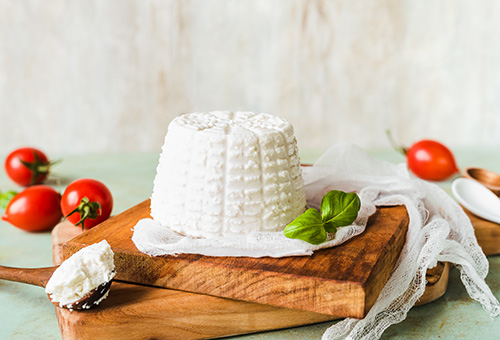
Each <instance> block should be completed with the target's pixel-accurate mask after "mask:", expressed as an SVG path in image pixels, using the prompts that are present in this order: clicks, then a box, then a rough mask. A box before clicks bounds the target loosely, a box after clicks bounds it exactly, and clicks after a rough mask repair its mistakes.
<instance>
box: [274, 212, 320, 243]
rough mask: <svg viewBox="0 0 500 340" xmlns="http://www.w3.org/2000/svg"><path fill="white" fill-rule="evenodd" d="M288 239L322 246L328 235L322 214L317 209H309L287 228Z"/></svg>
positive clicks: (285, 231)
mask: <svg viewBox="0 0 500 340" xmlns="http://www.w3.org/2000/svg"><path fill="white" fill-rule="evenodd" d="M283 233H284V234H285V236H286V237H288V238H293V239H299V240H302V241H306V242H308V243H311V244H320V243H323V242H325V241H326V238H327V233H326V230H325V228H324V227H323V221H322V220H321V214H320V213H319V212H318V211H317V210H316V209H307V210H306V212H305V213H303V214H302V215H300V216H299V217H297V218H296V219H295V220H293V221H292V222H291V223H290V224H288V225H287V226H286V227H285V230H284V231H283Z"/></svg>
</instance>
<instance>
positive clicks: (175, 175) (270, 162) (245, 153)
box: [151, 111, 306, 238]
mask: <svg viewBox="0 0 500 340" xmlns="http://www.w3.org/2000/svg"><path fill="white" fill-rule="evenodd" d="M305 205H306V196H305V192H304V182H303V180H302V170H301V168H300V159H299V156H298V149H297V142H296V139H295V136H294V132H293V127H292V125H291V124H290V123H289V122H288V121H286V120H284V119H282V118H279V117H276V116H272V115H269V114H264V113H252V112H229V111H216V112H201V113H190V114H184V115H181V116H179V117H177V118H175V119H174V120H173V121H172V122H171V123H170V125H169V128H168V132H167V134H166V136H165V142H164V145H163V147H162V153H161V156H160V160H159V164H158V167H157V173H156V177H155V180H154V188H153V194H152V196H151V216H152V217H153V219H155V220H156V221H157V222H159V223H160V224H161V225H163V226H166V227H169V228H170V229H172V230H174V231H176V232H179V233H181V234H183V235H187V236H191V237H206V238H211V237H219V236H230V235H241V234H246V233H249V232H253V231H280V230H283V229H284V227H285V226H286V225H287V224H288V223H289V222H291V221H292V220H293V219H294V218H296V217H297V216H298V215H300V214H301V213H302V212H304V210H305Z"/></svg>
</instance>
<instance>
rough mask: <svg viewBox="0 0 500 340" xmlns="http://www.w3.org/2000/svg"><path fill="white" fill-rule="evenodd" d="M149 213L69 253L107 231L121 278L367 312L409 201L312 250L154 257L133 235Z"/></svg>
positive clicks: (349, 313) (139, 212) (107, 227)
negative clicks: (359, 230) (361, 228)
mask: <svg viewBox="0 0 500 340" xmlns="http://www.w3.org/2000/svg"><path fill="white" fill-rule="evenodd" d="M149 214H150V209H149V200H147V201H144V202H142V203H140V204H139V205H137V206H134V207H132V208H130V209H129V210H127V211H125V212H123V213H121V214H119V215H117V216H114V217H112V218H110V219H108V220H107V221H105V222H103V223H101V224H100V225H99V226H97V227H95V228H93V229H91V230H89V231H88V232H86V233H83V234H81V235H79V236H77V237H75V238H73V239H72V240H70V241H68V242H67V243H65V244H64V245H63V252H64V258H68V257H69V256H71V255H72V254H73V253H75V252H76V251H78V250H80V249H82V248H83V247H85V246H87V245H90V244H93V243H96V242H99V241H101V240H103V239H106V240H107V241H108V243H109V244H110V245H111V247H112V249H113V251H114V252H115V265H116V271H117V276H116V278H117V279H118V280H123V281H127V282H132V283H140V284H146V285H152V286H158V287H164V288H171V289H177V290H183V291H188V292H194V293H202V294H207V295H212V296H218V297H225V298H231V299H236V300H242V301H248V302H257V303H261V304H268V305H273V306H280V307H287V308H294V309H301V310H306V311H311V312H316V313H323V314H329V315H333V316H338V317H354V318H363V317H364V316H365V315H366V313H367V312H368V311H369V309H370V308H371V306H372V305H373V304H374V302H375V300H376V298H377V297H378V295H379V293H380V291H381V289H382V288H383V286H384V285H385V283H386V281H387V279H388V278H389V275H390V273H391V271H392V269H393V267H394V265H395V263H396V261H397V258H398V256H399V253H400V251H401V249H402V247H403V244H404V242H405V236H406V231H407V228H408V215H407V213H406V209H405V208H404V207H401V206H399V207H382V208H378V210H377V212H376V213H375V214H374V215H373V216H372V217H371V218H370V220H369V222H368V225H367V228H366V230H365V232H364V233H363V234H361V235H359V236H357V237H354V238H353V239H351V240H349V241H348V242H346V243H344V244H342V245H340V246H338V247H333V248H328V249H323V250H320V251H317V252H315V254H314V255H312V256H295V257H285V258H269V257H265V258H248V257H209V256H201V255H193V254H181V255H179V256H159V257H151V256H148V255H145V254H142V253H141V252H139V251H138V250H137V249H136V247H135V245H134V244H133V242H132V241H131V236H132V228H133V227H134V226H135V224H136V222H137V221H138V220H139V219H141V218H144V217H148V216H149Z"/></svg>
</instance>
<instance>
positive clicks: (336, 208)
mask: <svg viewBox="0 0 500 340" xmlns="http://www.w3.org/2000/svg"><path fill="white" fill-rule="evenodd" d="M360 207H361V201H360V199H359V196H358V195H357V194H356V193H353V192H350V193H346V192H343V191H339V190H332V191H330V192H328V193H327V194H326V195H325V196H323V199H322V200H321V207H320V208H321V214H320V213H319V212H318V211H317V210H316V209H313V208H311V209H307V210H306V212H305V213H303V214H302V215H300V216H299V217H297V218H296V219H295V220H293V221H292V222H291V223H290V224H288V225H287V226H286V227H285V230H284V231H283V233H284V234H285V236H286V237H288V238H294V239H299V240H302V241H306V242H308V243H311V244H321V243H323V242H325V241H326V240H327V237H328V233H336V232H337V228H340V227H345V226H347V225H350V224H352V223H353V222H354V221H355V220H356V218H357V217H358V212H359V209H360Z"/></svg>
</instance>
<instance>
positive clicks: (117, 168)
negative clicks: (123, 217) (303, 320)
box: [0, 148, 500, 340]
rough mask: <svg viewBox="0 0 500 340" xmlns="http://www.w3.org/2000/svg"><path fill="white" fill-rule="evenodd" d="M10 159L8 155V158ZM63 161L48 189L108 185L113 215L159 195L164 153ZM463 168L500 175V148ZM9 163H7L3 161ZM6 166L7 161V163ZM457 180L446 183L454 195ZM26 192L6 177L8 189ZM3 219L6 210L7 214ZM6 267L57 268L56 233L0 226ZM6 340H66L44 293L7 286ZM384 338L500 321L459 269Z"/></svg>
mask: <svg viewBox="0 0 500 340" xmlns="http://www.w3.org/2000/svg"><path fill="white" fill-rule="evenodd" d="M369 153H370V154H371V155H372V156H373V157H374V158H377V159H382V160H387V161H390V162H396V163H399V162H403V161H404V157H403V156H402V155H400V154H398V153H396V152H395V151H394V150H379V151H370V152H369ZM320 154H321V151H302V152H301V158H302V161H303V162H304V163H311V162H314V160H315V159H317V157H318V156H319V155H320ZM4 156H5V155H4ZM51 156H52V157H53V158H54V159H55V158H61V159H62V162H61V163H59V164H57V165H56V166H55V167H54V169H53V172H52V175H51V179H50V180H49V182H48V184H49V185H52V186H54V187H55V188H56V189H57V190H59V191H61V192H62V191H63V190H64V188H65V186H66V185H67V184H69V183H70V182H71V181H73V180H75V179H77V178H83V177H90V178H95V179H98V180H100V181H102V182H104V183H105V184H106V185H107V186H108V187H109V188H110V190H111V192H112V193H113V196H114V200H115V206H114V210H113V213H114V214H118V213H120V212H122V211H124V210H125V209H127V208H129V207H131V206H133V205H135V204H137V203H139V202H142V201H143V200H144V199H146V198H148V197H149V196H150V194H151V190H152V187H153V178H154V176H155V173H156V165H157V161H158V154H157V153H115V154H84V155H51ZM455 156H456V158H457V163H458V165H459V167H461V168H463V167H467V166H479V167H485V168H488V169H491V170H493V171H497V172H500V153H499V152H498V150H497V149H486V148H482V149H475V148H470V149H460V150H455ZM1 159H2V160H3V159H5V157H1ZM2 162H3V161H2ZM450 184H451V181H447V182H443V183H440V184H439V185H440V186H441V187H442V188H443V189H444V190H445V191H447V192H448V193H449V188H450ZM12 189H13V190H20V188H19V187H17V186H16V185H15V184H14V183H12V182H11V181H10V180H9V179H8V178H7V177H6V175H5V173H4V171H3V167H2V171H1V172H0V190H2V191H5V190H12ZM2 213H3V211H2ZM488 260H489V263H490V272H489V274H488V277H487V283H488V284H489V286H490V288H491V290H492V291H493V294H494V295H495V296H496V297H497V298H500V257H499V256H490V257H488ZM0 264H2V265H7V266H16V267H45V266H51V265H52V249H51V235H50V233H49V232H46V233H37V234H34V233H27V232H24V231H22V230H19V229H17V228H15V227H13V226H11V225H10V224H8V223H6V222H4V221H1V222H0ZM333 323H334V322H326V323H320V324H316V325H310V326H304V327H297V328H291V329H286V330H279V331H271V332H263V333H258V334H250V335H241V336H236V337H232V338H230V339H241V340H251V339H255V340H257V339H258V340H264V339H278V340H279V339H283V340H285V339H287V340H289V339H321V336H322V334H323V333H324V331H325V330H326V329H327V328H328V327H330V326H331V325H332V324H333ZM0 339H44V340H49V339H61V335H60V333H59V327H58V324H57V319H56V315H55V311H54V307H53V306H52V304H51V303H50V302H49V300H48V297H47V295H46V294H45V292H44V290H43V288H40V287H35V286H29V285H25V284H19V283H14V282H9V281H1V280H0ZM382 339H453V340H455V339H482V340H487V339H500V318H495V319H492V318H490V317H489V316H488V314H487V313H486V312H485V311H484V310H483V309H482V307H481V305H480V304H479V303H478V302H476V301H473V300H472V299H471V298H470V297H469V296H468V294H467V292H466V291H465V289H464V287H463V285H462V283H461V281H460V276H459V272H458V271H457V270H456V269H452V270H451V273H450V281H449V286H448V290H447V292H446V293H445V295H444V296H443V297H441V298H440V299H438V300H436V301H434V302H433V303H430V304H428V305H425V306H419V307H414V308H412V309H411V310H410V312H409V313H408V316H407V318H406V320H404V321H403V322H401V323H399V324H396V325H393V326H392V327H390V328H389V329H387V330H386V331H385V333H384V334H383V337H382Z"/></svg>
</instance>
